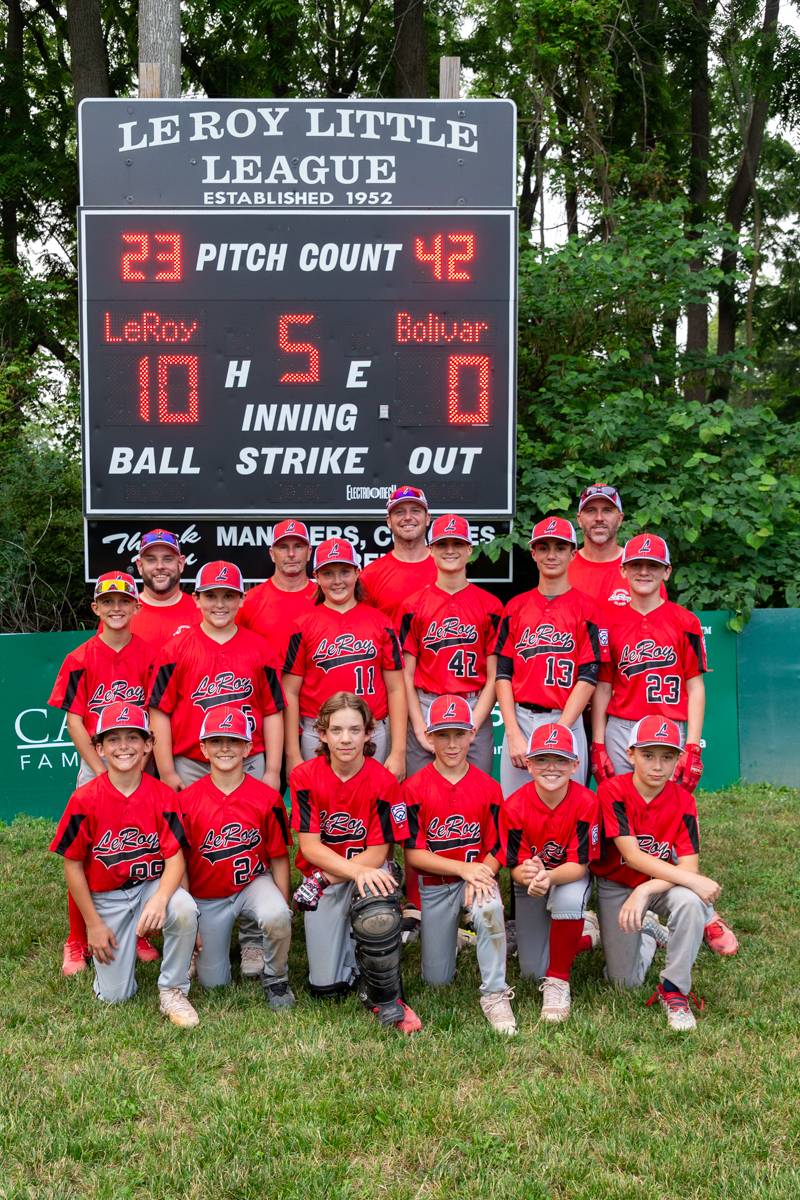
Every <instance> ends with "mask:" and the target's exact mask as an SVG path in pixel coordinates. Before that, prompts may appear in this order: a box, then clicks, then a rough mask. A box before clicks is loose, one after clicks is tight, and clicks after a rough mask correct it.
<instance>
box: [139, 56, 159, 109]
mask: <svg viewBox="0 0 800 1200" xmlns="http://www.w3.org/2000/svg"><path fill="white" fill-rule="evenodd" d="M160 95H161V63H157V62H155V63H148V62H140V63H139V96H140V98H141V99H142V100H154V99H157V98H158V97H159V96H160Z"/></svg>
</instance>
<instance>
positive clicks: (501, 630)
mask: <svg viewBox="0 0 800 1200" xmlns="http://www.w3.org/2000/svg"><path fill="white" fill-rule="evenodd" d="M507 641H508V617H501V618H500V624H499V626H498V628H497V641H496V642H495V647H494V653H495V654H499V653H500V651H501V650H502V649H503V647H504V646H505V644H506V642H507Z"/></svg>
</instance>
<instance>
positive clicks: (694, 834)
mask: <svg viewBox="0 0 800 1200" xmlns="http://www.w3.org/2000/svg"><path fill="white" fill-rule="evenodd" d="M683 823H684V825H685V826H686V832H687V833H688V835H689V841H690V842H691V843H692V849H693V850H694V852H695V854H699V853H700V830H699V829H698V828H697V817H696V816H695V815H694V813H684V814H683Z"/></svg>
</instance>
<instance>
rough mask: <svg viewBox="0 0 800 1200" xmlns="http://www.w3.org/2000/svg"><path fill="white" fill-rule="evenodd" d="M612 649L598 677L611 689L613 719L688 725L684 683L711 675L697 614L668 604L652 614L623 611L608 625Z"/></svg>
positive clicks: (610, 647)
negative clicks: (663, 720) (666, 720)
mask: <svg viewBox="0 0 800 1200" xmlns="http://www.w3.org/2000/svg"><path fill="white" fill-rule="evenodd" d="M608 649H609V655H610V659H611V661H610V663H609V664H605V663H604V664H603V666H602V668H601V672H600V678H601V679H602V680H604V681H605V682H607V683H610V684H611V700H610V702H609V705H608V715H609V716H610V717H622V718H623V719H625V720H627V721H638V720H640V719H641V718H642V717H649V716H654V717H669V718H670V720H672V721H685V720H686V717H687V713H688V697H687V695H686V681H687V680H688V679H693V678H694V677H695V676H696V675H700V674H701V673H702V672H703V671H705V670H707V666H706V648H705V642H704V641H703V630H702V627H701V625H700V622H699V621H698V619H697V617H696V616H695V615H694V613H691V612H689V610H688V608H681V606H680V604H673V603H672V601H670V600H667V601H666V602H665V603H664V604H662V605H660V606H659V607H658V608H656V609H653V611H652V612H649V613H637V612H634V611H633V610H632V609H627V610H623V611H622V612H621V613H620V614H619V616H618V617H617V618H616V619H615V620H613V621H612V622H611V624H610V626H609V630H608Z"/></svg>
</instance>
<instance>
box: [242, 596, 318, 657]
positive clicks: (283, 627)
mask: <svg viewBox="0 0 800 1200" xmlns="http://www.w3.org/2000/svg"><path fill="white" fill-rule="evenodd" d="M316 594H317V585H316V584H315V583H314V582H313V580H311V579H309V581H308V583H307V584H306V586H305V587H304V588H302V589H301V590H300V591H299V592H284V591H283V590H282V589H281V588H279V587H276V586H275V584H274V582H273V581H272V580H271V579H268V580H267V581H266V582H265V583H259V584H258V585H257V586H256V587H254V588H251V589H250V591H249V592H248V593H247V594H246V595H245V598H244V604H243V605H242V607H241V608H240V609H239V614H238V616H237V618H236V622H237V624H238V625H241V627H242V628H243V629H252V630H253V632H254V633H257V634H258V635H259V636H260V637H263V638H264V640H265V641H267V642H269V644H270V646H271V647H272V651H273V653H274V655H275V658H276V659H277V661H278V662H279V663H280V665H281V667H282V666H283V663H284V660H285V658H286V651H287V649H288V647H289V636H290V634H291V632H292V630H293V629H294V626H295V622H296V621H297V620H298V618H299V617H302V616H305V614H306V613H307V612H310V611H311V609H312V608H313V607H314V597H315V596H316Z"/></svg>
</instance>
